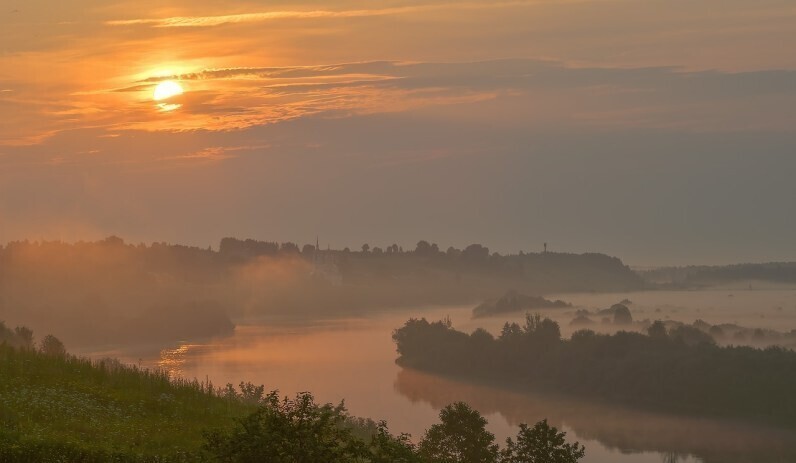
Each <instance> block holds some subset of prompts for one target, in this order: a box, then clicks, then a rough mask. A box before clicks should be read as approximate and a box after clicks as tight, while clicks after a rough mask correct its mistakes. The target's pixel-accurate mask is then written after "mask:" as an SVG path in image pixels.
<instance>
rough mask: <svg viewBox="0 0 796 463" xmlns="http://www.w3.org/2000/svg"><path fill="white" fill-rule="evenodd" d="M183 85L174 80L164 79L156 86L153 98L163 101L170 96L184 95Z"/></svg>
mask: <svg viewBox="0 0 796 463" xmlns="http://www.w3.org/2000/svg"><path fill="white" fill-rule="evenodd" d="M182 93H183V90H182V86H181V85H180V84H178V83H177V82H174V81H173V80H164V81H163V82H161V83H159V84H158V85H157V86H156V87H155V92H154V93H153V94H152V98H153V99H154V100H155V101H162V100H166V99H168V98H171V97H174V96H179V95H182Z"/></svg>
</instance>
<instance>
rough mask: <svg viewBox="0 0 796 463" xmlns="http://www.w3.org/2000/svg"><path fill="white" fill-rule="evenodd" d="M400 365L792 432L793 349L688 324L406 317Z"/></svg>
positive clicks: (795, 417) (795, 400)
mask: <svg viewBox="0 0 796 463" xmlns="http://www.w3.org/2000/svg"><path fill="white" fill-rule="evenodd" d="M393 339H394V340H395V342H396V345H397V350H398V354H399V355H400V357H399V359H398V363H399V364H400V365H402V366H405V367H409V368H415V369H419V370H425V371H430V372H434V373H438V374H439V373H441V374H447V375H452V376H457V377H462V378H466V379H470V380H473V379H475V380H479V381H485V382H487V383H492V384H497V385H501V386H504V387H508V388H511V389H518V390H534V391H541V392H555V393H562V394H571V395H574V396H580V397H585V398H590V399H598V400H605V401H608V402H613V403H617V404H623V405H630V406H635V407H640V408H644V409H650V410H655V411H664V412H667V413H683V414H695V415H700V416H712V417H719V418H741V419H745V420H750V421H755V422H766V423H769V424H776V425H785V426H788V427H796V397H795V396H794V394H793V391H794V390H796V352H794V351H792V350H789V349H783V348H779V347H769V348H767V349H765V350H760V349H754V348H751V347H732V346H729V347H719V346H717V345H716V344H715V342H714V341H713V339H712V338H711V337H710V336H709V335H708V334H706V333H704V332H702V331H700V330H699V329H697V328H695V327H689V326H678V327H676V328H675V329H673V330H667V328H666V326H665V324H664V323H662V322H660V321H659V322H655V323H653V324H652V325H651V326H650V328H649V331H648V334H647V335H645V334H640V333H630V332H622V331H620V332H618V333H616V334H613V335H601V334H596V333H594V332H593V331H590V330H581V331H578V332H575V333H574V334H573V335H572V338H571V339H570V340H564V339H561V333H560V330H559V326H558V324H557V323H556V322H554V321H552V320H550V319H546V318H545V319H543V318H541V317H540V316H538V315H537V316H531V315H529V316H527V319H526V323H525V324H524V326H521V325H519V324H517V323H511V324H509V323H506V324H505V326H504V327H503V330H502V332H501V333H500V335H499V336H498V337H494V336H493V335H492V334H490V333H489V332H487V331H485V330H483V329H481V328H479V329H477V330H475V331H474V332H473V333H471V334H467V333H463V332H460V331H457V330H455V329H453V328H452V326H451V324H450V321H439V322H433V323H432V322H428V321H426V320H425V319H421V320H417V319H413V320H409V321H408V322H407V323H406V325H405V326H403V327H402V328H400V329H398V330H396V331H395V333H394V335H393Z"/></svg>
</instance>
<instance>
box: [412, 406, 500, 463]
mask: <svg viewBox="0 0 796 463" xmlns="http://www.w3.org/2000/svg"><path fill="white" fill-rule="evenodd" d="M439 417H440V420H441V423H439V424H435V425H433V426H431V428H429V429H428V431H426V435H425V437H423V440H422V441H420V445H419V450H420V455H421V456H422V457H423V458H424V459H426V460H428V461H431V462H435V463H471V462H472V463H475V462H478V463H494V462H497V461H498V446H497V444H495V436H494V434H492V433H491V432H489V431H487V430H486V424H487V421H486V420H485V419H484V418H483V417H482V416H481V414H480V413H478V412H477V411H475V410H473V409H472V408H470V407H469V406H468V405H467V404H465V403H463V402H457V403H454V404H452V405H448V406H447V407H445V408H443V409H442V411H440V413H439Z"/></svg>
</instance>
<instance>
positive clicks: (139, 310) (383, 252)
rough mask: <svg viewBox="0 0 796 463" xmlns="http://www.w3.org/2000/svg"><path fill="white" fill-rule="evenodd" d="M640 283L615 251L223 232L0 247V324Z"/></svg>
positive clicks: (135, 329) (91, 328) (184, 320)
mask: <svg viewBox="0 0 796 463" xmlns="http://www.w3.org/2000/svg"><path fill="white" fill-rule="evenodd" d="M642 286H643V281H642V279H641V278H640V277H639V276H638V275H637V274H636V273H635V272H633V271H632V270H631V269H630V268H629V267H627V266H626V265H624V264H623V263H622V261H621V260H619V259H618V258H616V257H610V256H606V255H603V254H593V253H591V254H566V253H552V252H551V253H532V254H526V253H519V254H509V255H501V254H498V253H494V252H490V250H489V249H488V248H487V247H485V246H482V245H480V244H472V245H470V246H467V247H465V248H464V249H456V248H453V247H449V248H448V249H447V250H446V251H442V250H441V249H440V248H439V247H438V246H437V245H436V244H430V243H428V242H425V241H421V242H419V243H418V244H417V246H416V247H415V249H413V250H404V249H402V248H401V247H400V246H398V245H390V246H385V247H384V248H380V247H378V246H374V247H372V248H371V247H370V246H368V245H363V246H362V249H360V250H356V251H352V250H349V249H342V250H340V249H327V250H317V249H316V248H315V246H313V245H304V246H299V245H297V244H295V243H290V242H286V243H276V242H269V241H257V240H251V239H247V240H239V239H236V238H224V239H223V240H221V243H220V246H219V249H218V250H213V249H209V248H206V249H203V248H197V247H190V246H182V245H174V244H167V243H153V244H149V245H145V244H129V243H125V242H124V240H122V239H121V238H118V237H109V238H107V239H105V240H102V241H97V242H77V243H63V242H28V241H20V242H12V243H9V244H7V245H6V246H4V247H1V248H0V320H5V321H7V322H9V323H25V324H29V325H30V326H31V327H32V328H33V329H35V330H36V331H39V332H41V331H47V332H58V333H61V335H62V336H63V339H64V341H65V342H66V343H67V344H68V345H71V346H96V345H103V346H104V345H110V344H120V343H121V344H129V343H141V344H145V343H148V344H162V343H167V342H173V341H175V340H186V339H188V340H189V339H194V338H198V337H207V336H218V335H225V334H227V333H229V332H231V330H232V328H233V323H232V320H234V319H236V318H242V317H249V316H252V317H257V318H258V319H263V317H274V318H282V319H283V318H285V317H295V318H296V319H301V320H307V319H311V318H313V317H324V318H329V317H338V316H352V315H363V314H366V313H368V312H372V311H375V310H384V309H388V308H391V307H406V306H410V305H427V304H460V303H472V302H473V301H479V300H484V299H486V298H488V297H493V296H494V295H495V294H503V293H505V292H506V291H507V290H508V289H511V288H514V289H516V290H517V291H519V292H523V293H526V294H550V293H554V292H565V291H627V290H633V289H639V288H641V287H642Z"/></svg>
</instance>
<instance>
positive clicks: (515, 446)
mask: <svg viewBox="0 0 796 463" xmlns="http://www.w3.org/2000/svg"><path fill="white" fill-rule="evenodd" d="M585 454H586V450H585V448H584V447H583V446H582V445H580V443H578V442H575V443H574V444H569V443H567V441H566V433H564V432H559V431H558V429H556V428H555V427H553V426H550V425H549V424H547V420H542V421H540V422H538V423H536V424H535V425H534V426H533V428H529V427H528V425H527V424H524V423H523V424H521V425H520V431H519V433H517V441H516V442H515V441H513V440H512V439H511V438H508V439H506V448H505V449H503V451H501V460H500V461H501V463H577V461H578V460H580V459H581V458H583V457H584V455H585Z"/></svg>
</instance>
